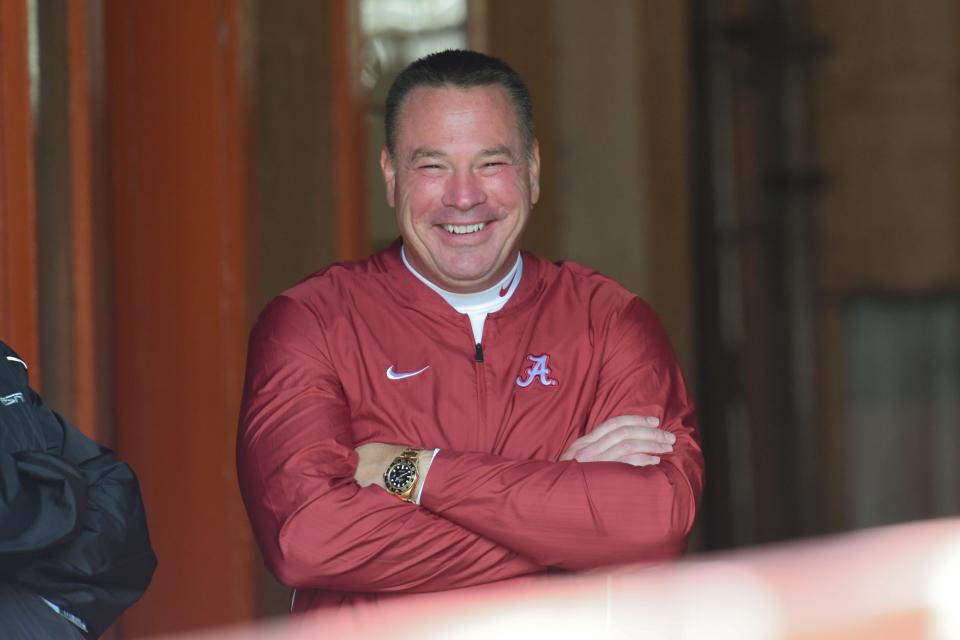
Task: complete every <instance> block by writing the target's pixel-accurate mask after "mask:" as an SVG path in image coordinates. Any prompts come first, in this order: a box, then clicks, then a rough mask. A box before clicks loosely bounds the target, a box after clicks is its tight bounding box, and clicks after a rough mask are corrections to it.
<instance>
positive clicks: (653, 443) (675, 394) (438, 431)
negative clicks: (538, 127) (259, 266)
mask: <svg viewBox="0 0 960 640" xmlns="http://www.w3.org/2000/svg"><path fill="white" fill-rule="evenodd" d="M386 139H387V144H386V147H385V149H384V150H383V152H382V153H381V157H380V166H381V169H382V171H383V177H384V181H385V185H386V192H387V200H388V202H389V204H390V205H391V206H392V207H394V209H395V211H396V216H397V224H398V226H399V229H400V235H401V240H400V241H399V242H398V243H397V244H395V245H394V246H393V247H391V248H390V249H387V250H386V251H383V252H380V253H378V254H376V255H374V256H372V257H371V258H369V259H368V260H365V261H362V262H358V263H350V264H337V265H333V266H331V267H328V268H327V269H325V270H323V271H321V272H319V273H317V274H315V275H314V276H312V277H310V278H308V279H306V280H304V281H303V282H301V283H300V284H298V285H296V286H295V287H293V288H292V289H290V290H288V291H286V292H285V293H283V294H282V295H280V296H278V297H277V298H275V299H274V300H273V301H271V303H270V304H269V305H268V306H267V308H266V309H265V310H264V312H263V313H262V314H261V316H260V318H259V320H258V322H257V325H256V327H255V328H254V330H253V332H252V334H251V339H250V351H249V356H248V358H249V359H248V364H247V379H246V385H245V390H244V401H243V408H242V412H241V420H240V432H239V438H238V470H239V478H240V485H241V489H242V492H243V496H244V500H245V502H246V505H247V509H248V512H249V514H250V518H251V522H252V523H253V527H254V532H255V534H256V537H257V540H258V542H259V544H260V548H261V550H262V551H263V554H264V558H265V559H266V562H267V565H268V566H269V568H270V569H271V571H272V572H273V573H274V574H275V575H276V576H277V578H278V579H279V580H280V581H281V582H282V583H284V584H286V585H289V586H291V587H294V588H295V589H296V591H295V598H294V603H293V610H294V611H305V610H309V609H315V608H322V607H338V606H343V605H349V604H355V605H360V604H363V605H368V606H369V605H372V604H375V603H376V602H377V601H378V600H380V599H382V598H383V597H384V596H386V595H388V594H409V593H418V592H429V591H438V590H446V589H454V588H461V587H469V586H474V585H480V584H485V583H490V582H495V581H499V580H505V579H511V578H517V577H520V576H526V575H536V574H543V573H546V572H548V571H556V570H584V569H591V568H595V567H601V566H605V565H611V564H619V563H632V562H650V561H662V560H665V559H671V558H675V557H677V556H678V555H680V554H681V553H682V551H683V548H684V545H685V542H686V538H687V535H688V534H689V531H690V528H691V526H692V524H693V520H694V516H695V513H696V508H697V503H698V500H699V498H700V494H701V490H702V483H703V458H702V455H701V452H700V447H699V444H698V436H697V431H696V417H695V414H694V409H693V405H692V403H691V401H690V398H689V396H688V394H687V390H686V387H685V385H684V382H683V378H682V375H681V373H680V370H679V367H678V365H677V362H676V359H675V357H674V355H673V352H672V350H671V348H670V345H669V342H668V340H667V337H666V335H665V333H664V331H663V329H662V327H661V325H660V323H659V321H658V320H657V318H656V316H655V315H654V314H653V312H652V311H651V310H650V309H649V307H647V305H646V304H644V303H643V302H642V301H641V300H640V299H639V298H637V297H636V296H634V295H633V294H631V293H629V292H628V291H626V290H625V289H624V288H622V287H621V286H619V285H618V284H616V283H615V282H613V281H611V280H610V279H608V278H605V277H604V276H602V275H599V274H597V273H595V272H593V271H590V270H589V269H587V268H585V267H582V266H580V265H577V264H574V263H569V262H566V263H558V264H554V263H550V262H547V261H545V260H543V259H541V258H538V257H537V256H534V255H532V254H529V253H526V252H523V251H521V250H520V239H521V237H522V235H523V231H524V229H525V227H526V224H527V222H528V220H529V217H530V215H531V208H532V207H533V205H534V204H535V203H536V201H537V199H538V197H539V189H540V187H539V177H540V152H539V148H538V145H537V142H536V139H535V137H534V128H533V115H532V108H531V105H530V98H529V95H528V92H527V88H526V86H525V85H524V83H523V81H522V80H521V79H520V78H519V76H518V75H517V74H516V73H515V72H514V71H513V70H512V69H510V67H508V66H507V65H506V64H504V63H503V62H501V61H500V60H497V59H495V58H491V57H489V56H485V55H482V54H478V53H474V52H468V51H445V52H442V53H437V54H433V55H430V56H427V57H425V58H422V59H420V60H418V61H416V62H414V63H413V64H412V65H410V66H409V67H408V68H407V69H406V70H404V71H403V72H402V73H401V74H400V75H399V76H398V78H397V80H396V81H395V82H394V84H393V86H392V87H391V90H390V93H389V95H388V97H387V105H386ZM589 213H590V214H591V215H595V214H596V212H589Z"/></svg>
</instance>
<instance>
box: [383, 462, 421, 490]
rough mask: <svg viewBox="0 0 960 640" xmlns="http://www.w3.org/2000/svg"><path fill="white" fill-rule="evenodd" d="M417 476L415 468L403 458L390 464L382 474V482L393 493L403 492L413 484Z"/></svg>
mask: <svg viewBox="0 0 960 640" xmlns="http://www.w3.org/2000/svg"><path fill="white" fill-rule="evenodd" d="M416 478H417V469H416V467H414V466H413V464H412V463H410V462H407V461H405V460H401V461H399V462H395V463H393V464H392V465H390V468H389V469H387V472H386V473H385V474H384V476H383V480H384V484H386V485H387V489H389V490H390V491H393V492H394V493H403V492H404V491H406V490H407V489H409V488H410V486H411V485H412V484H413V482H414V480H416Z"/></svg>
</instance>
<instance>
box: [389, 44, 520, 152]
mask: <svg viewBox="0 0 960 640" xmlns="http://www.w3.org/2000/svg"><path fill="white" fill-rule="evenodd" d="M491 85H500V86H501V87H503V89H504V90H505V91H506V92H507V95H508V96H509V97H510V101H511V102H512V103H513V108H514V111H515V113H516V116H517V123H518V125H519V127H520V137H521V139H522V140H523V144H524V148H525V149H526V150H527V152H528V153H529V152H530V150H531V148H532V146H533V135H534V132H533V103H532V102H531V100H530V91H529V90H528V89H527V85H526V83H525V82H524V81H523V79H522V78H521V77H520V75H519V74H518V73H517V72H516V71H514V70H513V69H512V68H511V67H510V65H508V64H507V63H506V62H504V61H503V60H500V59H499V58H494V57H493V56H488V55H486V54H483V53H477V52H476V51H465V50H462V49H448V50H446V51H439V52H437V53H431V54H430V55H427V56H424V57H422V58H419V59H418V60H414V61H413V62H411V63H410V64H409V65H408V66H407V67H406V68H405V69H404V70H403V71H401V72H400V73H399V75H397V77H396V79H395V80H394V81H393V84H391V85H390V90H389V91H388V92H387V101H386V113H385V115H384V130H385V133H386V138H387V151H389V152H390V155H391V156H392V155H394V151H395V149H396V142H397V118H398V116H399V115H400V109H401V107H403V101H404V99H405V98H406V97H407V94H409V93H410V92H411V91H413V90H414V89H416V88H417V87H434V88H439V87H444V86H451V87H457V88H463V89H468V88H470V87H486V86H491Z"/></svg>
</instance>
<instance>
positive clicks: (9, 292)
mask: <svg viewBox="0 0 960 640" xmlns="http://www.w3.org/2000/svg"><path fill="white" fill-rule="evenodd" d="M27 42H28V36H27V6H26V2H25V0H4V1H3V2H0V339H2V340H3V341H4V342H7V343H8V344H9V345H10V346H12V347H13V348H14V349H16V350H17V352H18V353H20V355H21V356H23V358H24V360H26V361H27V362H29V363H30V365H31V367H30V382H31V384H32V385H33V386H34V388H37V389H39V388H40V382H41V380H40V343H39V325H38V318H37V314H38V304H39V303H38V293H37V224H36V200H35V192H34V185H35V179H34V165H33V162H34V152H33V116H32V113H31V108H30V72H29V66H28V63H27Z"/></svg>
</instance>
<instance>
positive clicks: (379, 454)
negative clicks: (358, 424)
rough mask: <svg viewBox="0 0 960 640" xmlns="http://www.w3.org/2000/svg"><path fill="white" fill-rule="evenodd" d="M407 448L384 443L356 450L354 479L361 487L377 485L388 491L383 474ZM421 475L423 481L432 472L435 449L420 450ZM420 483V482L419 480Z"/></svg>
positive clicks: (363, 445) (373, 443) (370, 444)
mask: <svg viewBox="0 0 960 640" xmlns="http://www.w3.org/2000/svg"><path fill="white" fill-rule="evenodd" d="M406 448H407V447H406V446H404V445H402V444H384V443H382V442H368V443H366V444H362V445H360V446H359V447H357V448H356V449H355V451H356V452H357V469H356V471H354V472H353V479H354V480H356V481H357V484H359V485H360V486H361V487H368V486H370V485H371V484H375V485H377V486H378V487H380V488H381V489H384V490H386V488H387V487H386V485H384V484H383V473H384V472H385V471H386V470H387V467H388V466H390V463H391V462H393V459H394V458H396V457H397V456H399V455H400V454H401V453H403V450H404V449H406ZM417 459H418V464H417V466H418V467H419V473H418V474H417V475H418V476H419V477H420V480H422V479H423V478H424V477H426V475H427V471H429V470H430V464H431V463H432V462H433V449H420V450H418V451H417ZM418 482H419V480H418Z"/></svg>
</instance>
